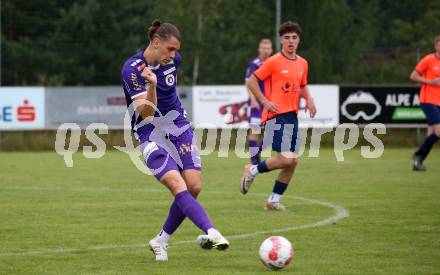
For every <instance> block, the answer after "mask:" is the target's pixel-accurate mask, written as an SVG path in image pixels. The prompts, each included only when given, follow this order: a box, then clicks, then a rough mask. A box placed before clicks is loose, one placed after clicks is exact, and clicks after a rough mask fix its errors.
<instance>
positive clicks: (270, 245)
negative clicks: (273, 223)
mask: <svg viewBox="0 0 440 275" xmlns="http://www.w3.org/2000/svg"><path fill="white" fill-rule="evenodd" d="M259 253H260V261H261V262H262V263H263V264H264V265H265V266H266V267H268V268H269V269H273V270H278V269H282V268H284V267H286V266H287V265H288V264H289V263H290V261H291V260H292V256H293V249H292V244H291V243H290V242H289V241H288V240H287V239H286V238H284V237H281V236H272V237H269V238H267V239H266V240H264V242H263V243H262V244H261V246H260V251H259Z"/></svg>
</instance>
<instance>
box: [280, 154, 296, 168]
mask: <svg viewBox="0 0 440 275" xmlns="http://www.w3.org/2000/svg"><path fill="white" fill-rule="evenodd" d="M280 160H281V163H282V167H284V168H295V167H296V165H297V164H298V158H296V157H284V156H282V157H281V158H280Z"/></svg>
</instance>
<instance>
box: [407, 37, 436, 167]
mask: <svg viewBox="0 0 440 275" xmlns="http://www.w3.org/2000/svg"><path fill="white" fill-rule="evenodd" d="M434 46H435V53H431V54H428V55H427V56H425V57H424V58H422V60H420V62H419V63H418V64H417V66H416V68H415V69H414V70H413V71H412V73H411V76H410V79H411V80H413V81H415V82H419V83H420V84H422V86H421V87H420V97H419V98H420V107H421V108H422V110H423V112H424V113H425V115H426V118H427V120H428V135H427V137H426V138H425V140H424V141H423V143H422V145H420V148H419V149H418V150H417V151H416V152H415V153H414V155H413V160H414V165H413V170H414V171H424V170H425V166H424V165H423V161H424V160H425V159H426V157H427V156H428V154H429V152H430V151H431V148H432V146H433V145H434V143H436V142H437V140H439V138H440V35H439V36H436V38H435V43H434Z"/></svg>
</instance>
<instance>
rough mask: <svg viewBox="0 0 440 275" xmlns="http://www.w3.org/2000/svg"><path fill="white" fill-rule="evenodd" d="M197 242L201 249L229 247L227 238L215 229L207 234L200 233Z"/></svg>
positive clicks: (223, 248)
mask: <svg viewBox="0 0 440 275" xmlns="http://www.w3.org/2000/svg"><path fill="white" fill-rule="evenodd" d="M196 241H197V243H198V244H199V245H200V247H201V248H203V249H212V248H215V249H217V250H226V249H228V247H229V242H228V240H226V239H225V237H223V236H222V234H220V232H218V231H217V230H215V231H214V232H210V233H208V234H207V235H200V236H199V237H197V240H196Z"/></svg>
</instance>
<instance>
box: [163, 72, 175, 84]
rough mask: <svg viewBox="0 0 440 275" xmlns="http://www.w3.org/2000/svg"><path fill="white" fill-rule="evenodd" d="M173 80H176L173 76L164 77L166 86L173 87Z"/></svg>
mask: <svg viewBox="0 0 440 275" xmlns="http://www.w3.org/2000/svg"><path fill="white" fill-rule="evenodd" d="M175 80H176V78H175V77H174V75H173V74H169V75H167V76H166V77H165V83H166V84H167V85H168V86H173V85H174V82H175Z"/></svg>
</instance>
